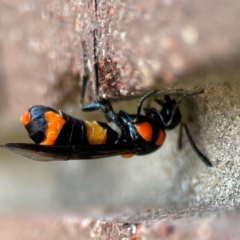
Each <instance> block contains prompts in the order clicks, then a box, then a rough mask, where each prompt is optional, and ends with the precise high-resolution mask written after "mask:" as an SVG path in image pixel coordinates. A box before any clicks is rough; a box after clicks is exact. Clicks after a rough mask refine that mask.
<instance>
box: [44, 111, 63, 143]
mask: <svg viewBox="0 0 240 240" xmlns="http://www.w3.org/2000/svg"><path fill="white" fill-rule="evenodd" d="M44 119H45V120H46V121H47V122H48V124H47V129H46V130H45V139H44V141H43V142H41V143H40V145H53V144H54V142H55V141H56V139H57V137H58V134H59V133H60V131H61V129H62V127H63V125H64V123H65V120H64V119H63V118H62V117H61V116H60V115H59V114H57V113H54V112H46V113H45V114H44Z"/></svg>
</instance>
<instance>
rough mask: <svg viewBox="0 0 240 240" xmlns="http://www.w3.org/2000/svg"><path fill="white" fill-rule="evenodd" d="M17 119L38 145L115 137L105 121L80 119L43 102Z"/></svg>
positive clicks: (93, 141) (103, 141) (96, 141)
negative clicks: (44, 104) (42, 104)
mask: <svg viewBox="0 0 240 240" xmlns="http://www.w3.org/2000/svg"><path fill="white" fill-rule="evenodd" d="M20 120H21V122H22V123H23V125H24V126H25V128H26V129H27V131H28V134H29V137H30V138H31V139H32V140H33V141H34V142H35V143H36V144H40V145H62V146H63V145H71V146H74V145H87V144H109V142H112V141H113V142H114V141H116V140H117V137H118V134H117V133H116V132H115V131H114V130H112V128H111V127H109V126H108V124H106V123H101V122H96V121H94V122H89V121H82V120H80V119H76V118H74V117H72V116H70V115H68V114H66V113H64V112H62V111H56V110H54V109H52V108H49V107H45V106H39V105H37V106H33V107H31V108H30V109H29V110H28V112H27V113H24V114H23V115H22V117H21V119H20Z"/></svg>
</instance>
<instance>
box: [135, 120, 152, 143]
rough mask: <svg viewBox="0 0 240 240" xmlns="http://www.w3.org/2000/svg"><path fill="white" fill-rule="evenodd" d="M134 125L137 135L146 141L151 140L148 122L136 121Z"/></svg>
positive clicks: (150, 128) (150, 129)
mask: <svg viewBox="0 0 240 240" xmlns="http://www.w3.org/2000/svg"><path fill="white" fill-rule="evenodd" d="M135 127H136V129H137V131H138V133H139V135H140V136H141V137H142V138H143V139H144V140H145V141H146V142H151V140H152V134H153V130H152V126H151V124H150V123H148V122H143V123H137V124H135Z"/></svg>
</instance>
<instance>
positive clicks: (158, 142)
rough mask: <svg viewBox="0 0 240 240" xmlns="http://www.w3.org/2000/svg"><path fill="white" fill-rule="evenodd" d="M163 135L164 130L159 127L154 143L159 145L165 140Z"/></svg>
mask: <svg viewBox="0 0 240 240" xmlns="http://www.w3.org/2000/svg"><path fill="white" fill-rule="evenodd" d="M165 136H166V133H165V131H164V130H162V129H160V130H159V134H158V138H157V140H156V142H155V145H157V146H161V145H162V144H163V142H164V140H165Z"/></svg>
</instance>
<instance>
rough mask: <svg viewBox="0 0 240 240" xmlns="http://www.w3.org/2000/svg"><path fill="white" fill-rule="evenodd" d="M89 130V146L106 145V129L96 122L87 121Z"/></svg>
mask: <svg viewBox="0 0 240 240" xmlns="http://www.w3.org/2000/svg"><path fill="white" fill-rule="evenodd" d="M85 124H86V130H87V139H88V142H89V144H91V145H93V144H106V141H107V129H104V128H103V127H102V126H100V125H99V124H98V123H97V122H96V121H94V122H89V121H85Z"/></svg>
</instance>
